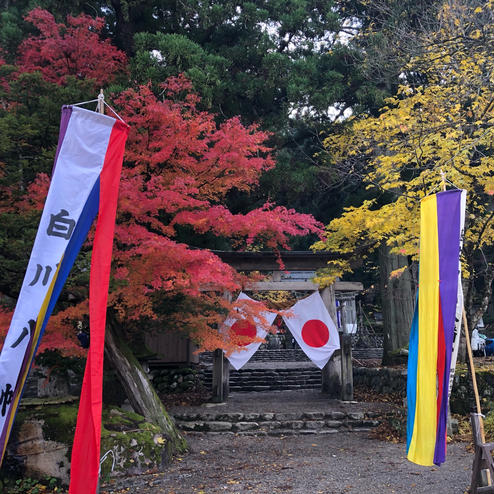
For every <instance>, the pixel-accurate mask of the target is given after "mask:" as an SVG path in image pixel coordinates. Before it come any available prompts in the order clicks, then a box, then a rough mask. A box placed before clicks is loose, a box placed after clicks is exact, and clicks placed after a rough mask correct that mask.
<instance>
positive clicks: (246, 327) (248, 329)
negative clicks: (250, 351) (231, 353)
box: [230, 320, 257, 346]
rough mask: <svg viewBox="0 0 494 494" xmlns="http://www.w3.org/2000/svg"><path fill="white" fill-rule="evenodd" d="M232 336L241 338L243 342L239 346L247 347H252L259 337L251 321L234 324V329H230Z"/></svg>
mask: <svg viewBox="0 0 494 494" xmlns="http://www.w3.org/2000/svg"><path fill="white" fill-rule="evenodd" d="M230 335H231V336H241V337H242V338H241V341H240V342H238V343H237V345H239V346H247V345H250V344H251V343H252V341H253V340H254V338H255V337H256V336H257V329H256V327H255V326H254V325H253V324H252V323H250V322H249V321H245V320H242V321H237V322H235V323H233V324H232V327H231V328H230Z"/></svg>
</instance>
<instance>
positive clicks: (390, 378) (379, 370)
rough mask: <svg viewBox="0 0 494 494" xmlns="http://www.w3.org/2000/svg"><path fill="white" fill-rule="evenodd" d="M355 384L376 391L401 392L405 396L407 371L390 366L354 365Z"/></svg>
mask: <svg viewBox="0 0 494 494" xmlns="http://www.w3.org/2000/svg"><path fill="white" fill-rule="evenodd" d="M353 384H354V386H362V387H365V388H367V389H369V390H372V391H374V392H376V393H384V394H388V393H399V394H402V395H403V397H405V396H406V389H407V371H406V369H394V368H389V367H369V368H367V367H354V368H353Z"/></svg>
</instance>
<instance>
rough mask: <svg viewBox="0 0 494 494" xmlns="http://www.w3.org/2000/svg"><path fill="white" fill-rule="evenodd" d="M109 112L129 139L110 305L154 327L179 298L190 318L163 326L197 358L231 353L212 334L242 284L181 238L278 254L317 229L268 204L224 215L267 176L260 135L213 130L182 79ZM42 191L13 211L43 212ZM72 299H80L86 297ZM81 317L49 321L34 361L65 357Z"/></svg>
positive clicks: (71, 312) (67, 314)
mask: <svg viewBox="0 0 494 494" xmlns="http://www.w3.org/2000/svg"><path fill="white" fill-rule="evenodd" d="M115 103H116V104H117V105H118V110H119V113H120V114H121V115H122V116H123V118H124V119H125V120H126V122H127V123H128V124H129V125H130V127H131V131H130V135H129V139H128V141H127V146H126V154H125V160H124V168H123V171H122V179H121V184H120V196H119V205H118V217H117V226H116V232H115V246H114V256H113V257H114V271H113V274H114V282H113V283H112V287H111V292H110V297H109V305H110V306H111V307H112V308H113V309H114V312H115V313H116V314H118V317H119V319H120V320H121V321H122V322H123V321H126V323H127V325H129V324H130V325H132V321H142V319H143V318H145V319H148V320H153V319H157V318H159V317H160V311H159V309H157V308H156V307H157V305H159V299H160V297H165V298H169V299H170V298H172V297H180V298H181V299H182V300H183V299H185V300H187V301H188V303H187V304H186V305H187V307H189V308H191V310H189V311H184V310H181V306H180V305H177V310H176V311H172V312H171V313H170V312H168V313H167V318H166V326H167V327H168V328H170V327H171V328H176V329H185V330H187V332H188V333H189V334H191V335H192V336H193V338H194V339H195V340H196V341H197V342H198V343H199V344H200V345H201V346H202V347H203V348H207V349H213V348H217V347H223V348H227V349H232V348H233V346H232V345H233V343H232V342H231V341H229V339H228V337H225V334H222V333H219V332H218V331H217V329H216V327H217V325H218V324H219V323H220V322H221V321H222V320H223V319H224V317H225V311H226V310H228V308H229V307H231V304H230V303H229V302H228V301H227V300H225V299H224V298H223V296H222V295H223V294H224V292H236V291H238V290H239V289H240V288H241V285H242V283H243V282H245V281H246V278H245V276H242V275H240V274H239V273H237V272H236V271H235V270H234V269H232V268H231V267H230V266H228V265H226V264H224V263H223V262H222V261H221V260H220V259H219V258H218V257H217V256H216V255H215V254H214V253H213V252H211V251H210V250H207V249H200V248H195V247H194V246H193V245H190V242H189V243H186V242H184V241H182V240H181V231H182V230H183V228H184V227H186V228H187V229H188V230H189V232H191V233H189V235H188V237H189V238H190V237H191V236H192V237H193V238H194V236H201V235H204V234H208V235H213V236H216V237H221V238H223V239H227V240H228V241H229V242H230V243H231V245H232V247H233V248H236V249H244V248H256V249H261V248H262V249H269V250H276V249H280V248H283V249H287V248H289V245H288V241H289V238H290V236H297V235H307V234H310V233H320V232H321V229H320V228H321V225H320V224H319V223H318V222H317V221H316V220H315V219H314V218H313V217H312V216H310V215H305V214H300V213H297V212H295V211H294V210H290V209H286V208H284V207H280V206H274V205H273V204H270V203H269V202H268V203H266V204H265V205H264V206H263V207H261V208H258V209H254V210H252V211H250V212H248V213H246V214H233V213H232V212H231V211H230V210H229V209H228V208H227V206H226V204H225V198H226V196H227V194H228V193H231V191H235V190H237V191H243V192H248V191H249V190H251V189H252V188H253V187H256V186H257V185H258V182H259V178H260V176H261V174H262V173H263V172H265V171H266V170H268V169H270V168H272V167H273V166H274V161H273V159H272V156H271V154H270V152H271V150H270V149H269V148H268V147H267V146H266V145H265V141H266V139H267V138H268V134H267V133H265V132H262V131H260V130H259V129H258V128H257V126H255V125H251V126H248V127H246V126H244V125H242V123H241V122H240V119H238V118H233V119H230V120H227V121H225V122H224V123H222V124H220V125H217V124H216V122H215V119H214V115H212V114H210V113H208V112H204V111H200V110H199V109H198V107H197V105H198V103H199V97H198V96H197V94H195V93H194V92H193V90H192V87H191V84H190V82H189V81H188V80H186V79H185V78H184V77H176V78H170V79H169V80H167V81H166V82H165V83H164V84H162V86H161V96H160V97H159V98H158V97H157V96H156V95H155V94H154V93H153V92H152V90H151V88H150V87H149V86H140V87H138V88H135V89H128V90H127V91H124V92H123V93H122V94H120V95H119V96H118V97H117V98H115ZM48 184H49V179H48V177H47V176H46V175H44V174H42V175H40V176H38V178H37V180H36V181H35V182H34V183H33V184H32V185H31V187H30V189H29V190H28V191H27V194H26V197H25V199H24V200H23V201H22V202H20V203H18V204H17V207H20V208H21V209H24V210H26V209H32V208H33V207H37V208H41V207H42V204H43V201H44V197H45V196H46V191H47V187H48ZM78 291H79V293H83V294H84V293H85V287H80V289H79V290H78ZM194 309H195V310H194ZM261 309H262V307H260V306H259V307H258V306H254V308H251V311H255V310H257V311H260V310H261ZM86 312H87V300H84V301H83V302H82V303H80V304H79V305H78V306H76V307H72V308H70V309H67V310H66V311H64V312H62V313H59V314H57V315H56V316H54V317H53V318H52V319H53V320H52V322H51V323H50V324H49V328H48V329H47V335H46V337H45V338H44V339H43V343H42V346H41V351H42V350H43V349H44V348H53V347H55V346H58V348H60V347H61V348H67V349H68V350H70V352H72V351H73V350H74V347H73V346H72V345H70V344H69V341H70V340H71V339H72V340H74V339H73V338H71V337H68V336H67V335H68V334H70V330H69V331H67V328H65V332H66V333H65V334H64V335H63V337H62V338H65V340H66V343H65V344H64V345H61V346H60V340H61V337H60V333H59V331H60V329H61V326H63V324H62V321H64V320H65V321H67V320H69V319H72V320H73V319H80V318H81V317H82V314H83V313H86ZM55 327H56V328H57V329H56V330H54V328H55ZM72 333H74V332H73V331H72ZM55 334H57V337H56V339H55V340H54V339H53V338H52V336H53V335H55ZM72 336H73V334H72ZM225 340H226V341H225ZM54 343H56V344H54ZM69 347H70V348H69Z"/></svg>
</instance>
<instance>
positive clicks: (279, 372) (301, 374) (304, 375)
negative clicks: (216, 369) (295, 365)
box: [202, 369, 321, 391]
mask: <svg viewBox="0 0 494 494" xmlns="http://www.w3.org/2000/svg"><path fill="white" fill-rule="evenodd" d="M202 381H203V383H204V385H205V386H206V387H211V384H212V370H211V369H203V371H202ZM320 386H321V371H320V370H319V369H245V370H239V371H236V370H230V390H231V391H269V390H290V389H316V388H319V387H320Z"/></svg>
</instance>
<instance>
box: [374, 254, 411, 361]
mask: <svg viewBox="0 0 494 494" xmlns="http://www.w3.org/2000/svg"><path fill="white" fill-rule="evenodd" d="M389 250H390V248H389V247H388V246H387V245H382V246H381V247H380V249H379V270H380V291H381V302H382V311H383V328H384V341H383V365H389V364H391V363H393V357H396V351H397V350H399V349H400V348H403V347H406V346H407V345H408V339H409V336H410V325H411V323H412V317H413V305H414V304H413V289H412V278H411V275H410V270H409V269H408V268H407V269H405V271H404V272H402V273H401V275H400V276H397V277H395V278H390V274H391V272H392V271H394V270H395V269H399V268H402V267H403V266H407V265H408V260H407V258H406V257H405V256H399V255H396V254H390V252H389Z"/></svg>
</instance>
